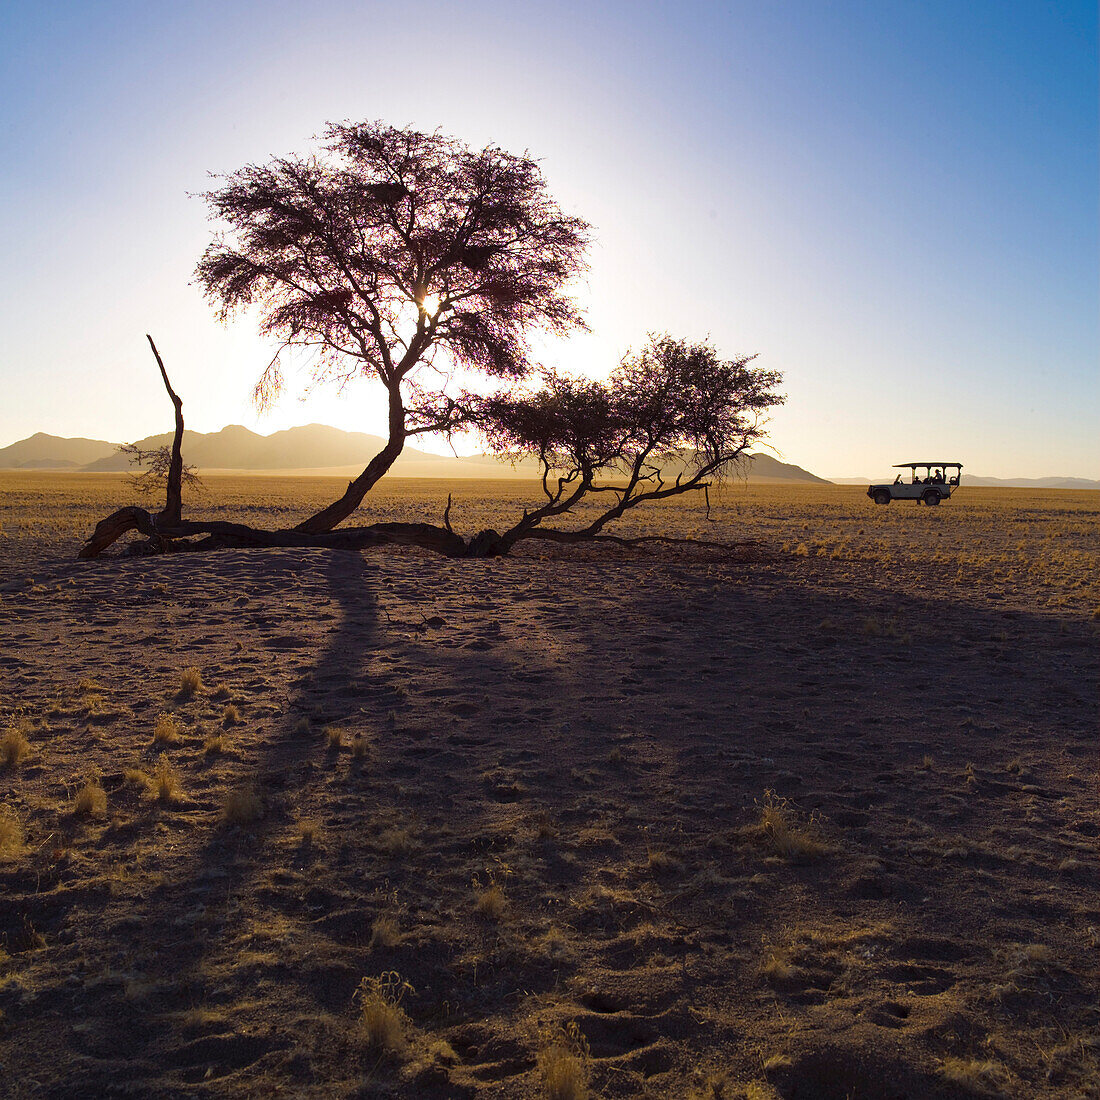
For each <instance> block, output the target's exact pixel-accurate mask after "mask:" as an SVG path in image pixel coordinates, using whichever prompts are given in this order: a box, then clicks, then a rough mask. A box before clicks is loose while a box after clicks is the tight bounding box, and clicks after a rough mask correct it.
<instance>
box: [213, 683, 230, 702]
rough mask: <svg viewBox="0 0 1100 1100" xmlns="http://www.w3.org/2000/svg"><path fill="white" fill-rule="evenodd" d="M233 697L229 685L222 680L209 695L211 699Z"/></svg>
mask: <svg viewBox="0 0 1100 1100" xmlns="http://www.w3.org/2000/svg"><path fill="white" fill-rule="evenodd" d="M232 696H233V692H232V691H231V690H230V688H229V685H228V684H227V683H226V682H225V681H224V680H222V681H221V682H220V683H219V684H218V685H217V686H216V687H215V688H214V690H213V691H212V692H211V693H210V698H211V699H218V700H222V699H230V698H232Z"/></svg>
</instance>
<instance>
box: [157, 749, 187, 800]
mask: <svg viewBox="0 0 1100 1100" xmlns="http://www.w3.org/2000/svg"><path fill="white" fill-rule="evenodd" d="M150 789H151V791H152V793H153V797H154V798H155V799H156V800H157V801H158V802H163V803H168V802H176V801H178V800H179V797H180V793H181V792H180V784H179V776H177V775H176V770H175V768H173V767H172V765H171V764H169V763H168V757H167V756H165V755H164V753H161V754H160V756H159V757H158V758H157V767H156V771H154V772H153V776H152V784H151V787H150Z"/></svg>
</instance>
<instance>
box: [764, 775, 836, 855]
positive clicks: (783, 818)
mask: <svg viewBox="0 0 1100 1100" xmlns="http://www.w3.org/2000/svg"><path fill="white" fill-rule="evenodd" d="M757 829H758V830H759V831H760V833H761V835H762V836H763V837H764V838H765V840H766V841H767V842H768V844H769V845H770V846H771V847H772V849H773V850H774V851H775V853H776V854H777V855H780V856H782V857H783V858H784V859H790V860H795V861H799V860H810V859H817V858H818V857H819V856H823V855H824V854H825V853H826V852H827V851H828V848H827V847H826V846H825V845H824V844H823V843H822V842H821V840H819V839H818V837H817V836H816V835H815V833H816V823H815V821H814V819H813V817H810V818H809V819H807V820H805V821H802V820H800V818H799V815H798V814H797V813H796V811H795V810H794V808H793V807H792V806H791V804H790V802H789V801H788V800H787V799H785V798H780V797H778V796H777V795H776V793H775V791H765V792H764V802H763V804H762V805H761V807H760V821H759V824H758V825H757Z"/></svg>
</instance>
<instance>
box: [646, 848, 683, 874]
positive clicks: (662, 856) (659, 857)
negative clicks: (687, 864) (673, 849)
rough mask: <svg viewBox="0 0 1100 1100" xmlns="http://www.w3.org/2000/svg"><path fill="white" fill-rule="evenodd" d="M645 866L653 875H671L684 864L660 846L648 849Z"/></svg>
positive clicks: (680, 869) (678, 870)
mask: <svg viewBox="0 0 1100 1100" xmlns="http://www.w3.org/2000/svg"><path fill="white" fill-rule="evenodd" d="M646 867H647V868H648V869H649V872H650V874H653V875H671V874H676V873H678V872H680V871H682V870H683V869H684V865H683V863H682V862H681V861H680V860H678V859H677V858H676V857H675V856H674V855H671V854H670V853H669V852H666V851H663V850H662V849H660V848H650V849H649V852H648V854H647V856H646Z"/></svg>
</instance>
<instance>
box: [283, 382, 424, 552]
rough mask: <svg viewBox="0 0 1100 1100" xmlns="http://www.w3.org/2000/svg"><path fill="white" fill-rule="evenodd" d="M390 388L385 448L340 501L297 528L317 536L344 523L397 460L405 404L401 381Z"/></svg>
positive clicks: (400, 444)
mask: <svg viewBox="0 0 1100 1100" xmlns="http://www.w3.org/2000/svg"><path fill="white" fill-rule="evenodd" d="M389 391H390V408H389V433H390V437H389V439H388V440H387V442H386V445H385V447H383V448H382V450H380V451H379V452H378V454H376V455H375V456H374V458H372V459H371V460H370V462H368V463H367V468H366V469H365V470H364V471H363V472H362V473H361V474H360V475H359V476H358V477H357V478H356V479H355V480H354V481H352V482H349V484H348V487H347V490H346V491H345V493H344V495H343V496H342V497H341V498H340V499H339V500H334V501H333V502H332V503H331V504H330V505H328V506H327V507H325V508H322V509H321V511H319V512H316V513H315V514H314V515H312V516H310V517H309V519H307V520H304V521H303V522H302V523H299V524H298V526H297V527H295V528H294V530H295V531H303V532H305V533H306V534H310V535H318V534H322V533H323V532H325V531H331V530H332V529H333V528H334V527H335V526H337V524H340V523H343V522H344V520H346V519H347V518H348V516H350V515H351V514H352V512H354V511H355V509H356V508H358V507H359V505H360V504H362V503H363V497H365V496H366V495H367V493H369V492H370V491H371V489H373V488H374V486H375V485H376V484H377V483H378V481H380V480H381V479H382V478H383V477H384V476H385V474H386V472H387V471H388V470H389V468H390V467H391V466H392V465H393V464H394V462H396V461H397V458H398V456H399V455H400V454H401V452H402V450H404V448H405V406H404V404H403V402H402V401H401V383H400V381H396V382H393V383H392V384H391V385H390V387H389Z"/></svg>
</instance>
